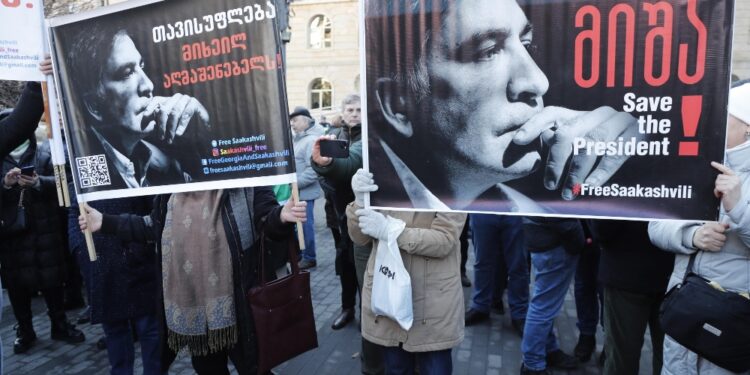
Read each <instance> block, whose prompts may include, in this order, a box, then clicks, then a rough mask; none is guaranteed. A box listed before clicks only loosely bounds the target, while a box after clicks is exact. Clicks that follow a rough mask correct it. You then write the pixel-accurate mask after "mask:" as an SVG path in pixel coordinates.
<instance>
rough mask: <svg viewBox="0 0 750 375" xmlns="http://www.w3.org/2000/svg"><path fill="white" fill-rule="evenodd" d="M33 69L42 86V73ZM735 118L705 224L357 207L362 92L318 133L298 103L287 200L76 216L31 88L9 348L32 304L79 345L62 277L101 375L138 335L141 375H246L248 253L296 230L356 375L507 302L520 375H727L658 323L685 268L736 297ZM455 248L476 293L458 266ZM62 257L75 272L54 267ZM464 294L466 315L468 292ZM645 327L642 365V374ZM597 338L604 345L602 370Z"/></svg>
mask: <svg viewBox="0 0 750 375" xmlns="http://www.w3.org/2000/svg"><path fill="white" fill-rule="evenodd" d="M45 70H46V71H47V72H48V73H50V69H49V67H48V66H47V65H45ZM748 104H750V85H749V84H745V85H739V86H738V87H735V88H733V89H732V90H731V93H730V106H729V113H730V117H729V121H728V124H727V134H728V136H727V152H726V164H724V165H722V164H718V163H715V164H714V167H715V168H716V169H717V171H718V173H719V175H718V177H717V179H716V181H715V194H716V196H717V197H718V198H720V200H721V215H720V219H719V221H718V222H686V221H654V222H651V223H647V222H628V221H613V220H583V219H574V218H551V217H545V218H540V217H520V216H503V215H491V214H470V215H467V214H462V213H455V212H449V211H419V212H411V211H384V210H375V209H371V208H366V207H367V205H366V203H365V201H366V194H367V193H372V192H375V191H377V190H378V186H377V185H376V184H375V180H376V178H375V177H376V176H374V175H373V174H372V173H370V172H367V171H364V170H363V169H362V167H363V153H362V113H361V100H360V98H359V96H357V95H348V96H346V97H345V98H344V100H343V101H342V104H341V108H340V118H336V119H335V120H334V121H333V122H332V123H328V122H326V121H325V118H321V121H316V120H315V119H314V118H313V116H312V115H311V113H310V111H309V110H308V109H306V108H304V107H297V108H295V109H294V111H293V112H292V113H291V114H290V124H289V126H290V127H291V129H292V133H293V135H294V137H293V144H294V155H295V162H296V171H297V180H298V188H299V199H298V200H295V199H290V198H289V197H288V196H286V195H285V194H281V193H280V192H282V191H285V188H284V187H276V188H275V189H272V188H271V187H255V188H241V189H228V190H211V191H202V192H190V193H175V194H168V195H160V196H157V197H139V198H123V199H114V200H106V201H99V202H95V203H92V204H90V205H88V204H86V205H84V207H83V210H84V211H85V215H79V207H77V206H74V207H71V208H70V209H68V210H67V211H60V210H59V209H58V207H57V196H56V193H55V181H54V175H53V172H52V169H51V166H50V163H51V162H50V156H49V146H48V145H46V144H45V143H42V144H39V145H37V142H36V140H35V139H34V137H33V132H34V130H35V128H36V127H37V124H38V121H39V118H40V116H41V114H42V112H43V104H42V96H41V92H40V87H39V85H38V84H36V83H29V84H27V86H26V89H25V90H24V93H23V94H22V96H21V98H20V99H19V101H18V104H17V106H16V107H15V108H14V109H13V110H12V111H9V112H5V113H4V114H3V117H2V118H0V156H2V158H3V164H2V176H3V178H2V185H3V186H2V188H0V199H1V200H0V213H1V214H2V220H3V226H2V232H1V233H0V236H2V242H0V266H1V267H0V277H1V281H2V285H3V287H4V288H6V289H7V291H8V298H9V300H10V304H11V307H12V311H13V315H14V317H15V319H16V322H17V329H16V338H15V342H14V345H13V351H14V353H15V354H16V355H22V354H23V353H25V352H27V351H29V350H30V349H31V348H32V347H33V345H34V342H35V340H36V334H35V331H34V327H33V325H32V314H31V308H30V303H31V298H32V296H34V295H35V294H36V293H37V292H41V293H42V295H43V296H44V299H45V302H46V305H47V308H48V314H49V317H50V321H51V327H52V328H51V338H52V339H53V340H62V341H65V342H67V343H71V344H76V343H80V342H82V341H84V340H85V337H84V335H83V333H82V332H81V331H80V330H79V329H77V328H76V327H75V326H74V325H73V324H71V323H69V322H68V318H67V317H66V314H65V305H66V300H65V296H66V293H65V289H64V288H65V286H66V285H71V284H72V285H75V283H74V282H73V281H72V280H73V279H74V277H73V276H74V275H71V273H80V274H81V275H82V277H83V280H84V284H85V291H86V295H87V297H88V298H87V300H88V304H89V309H88V310H87V314H88V319H89V320H90V321H91V322H92V323H95V324H101V326H102V329H103V333H104V341H103V344H104V346H106V349H107V354H108V358H109V362H110V366H111V373H112V374H133V373H134V353H135V350H134V341H135V339H136V338H137V340H138V341H139V342H140V348H141V355H142V359H143V361H142V363H143V373H144V374H164V373H168V372H169V368H170V365H171V364H172V363H173V361H174V360H175V358H176V356H177V354H178V353H180V352H185V353H187V354H188V355H189V356H190V358H191V362H192V366H193V368H194V369H195V371H196V373H198V374H228V373H229V362H230V361H231V363H232V364H233V366H234V368H235V369H236V370H237V372H238V373H240V374H254V373H257V372H258V369H257V364H258V358H257V353H258V349H257V345H258V342H257V339H256V335H255V327H254V322H253V318H252V314H251V313H250V312H249V311H248V306H247V304H246V301H245V296H246V295H247V291H248V290H249V288H251V287H252V286H253V285H255V283H257V281H258V279H259V275H258V272H259V269H261V267H259V264H258V260H257V257H255V256H252V255H255V254H257V253H258V252H259V251H260V246H259V244H258V243H259V241H260V240H261V238H266V239H270V240H271V241H277V242H282V243H283V242H286V241H296V236H295V235H294V230H295V228H294V223H297V222H300V223H302V225H301V227H299V228H297V230H302V231H303V232H304V237H305V243H304V245H305V246H304V247H305V249H304V250H303V251H302V252H301V258H300V260H299V264H298V265H299V268H300V269H305V270H309V271H310V272H315V269H316V267H317V265H318V260H317V257H316V255H317V253H320V252H321V251H335V254H336V256H335V269H336V274H337V275H338V276H339V280H340V295H341V311H340V313H339V314H338V315H336V316H335V317H334V319H333V320H332V321H331V322H330V324H331V328H332V329H333V330H339V329H342V328H344V327H345V326H347V325H348V324H350V323H352V322H353V321H355V320H358V321H359V322H360V323H361V345H362V349H361V351H360V359H361V372H362V373H364V374H414V373H419V374H451V373H452V371H453V365H452V349H453V348H455V347H457V346H458V345H459V344H460V343H461V342H462V341H463V339H464V327H465V326H468V325H480V324H483V322H484V321H487V320H489V318H490V315H491V314H493V312H503V311H505V302H504V299H503V295H504V294H507V305H508V309H509V311H510V314H509V315H510V319H511V325H512V328H513V330H514V332H515V333H516V334H517V335H518V336H519V337H520V338H521V345H520V351H521V353H522V366H521V368H520V373H521V374H548V373H551V371H552V370H553V369H575V368H577V367H579V366H581V364H583V363H586V362H588V361H591V360H592V358H598V360H600V362H601V365H602V372H603V373H604V374H623V375H627V374H638V373H639V371H645V372H650V373H653V374H658V373H662V374H665V375H683V374H731V373H732V372H730V371H729V370H726V369H724V368H722V367H720V366H718V365H717V364H715V363H713V362H711V361H709V360H707V359H705V358H703V357H701V356H700V355H698V354H696V353H694V352H691V351H690V350H689V349H688V348H686V347H685V346H684V344H683V343H680V342H678V341H677V340H675V339H673V338H671V337H670V336H669V335H667V334H665V332H664V330H663V328H662V327H661V324H660V319H659V315H660V307H661V306H662V302H663V300H664V298H665V293H666V292H667V291H668V290H669V289H671V288H672V287H674V286H675V285H677V284H679V283H680V282H682V280H683V276H684V275H685V272H686V267H688V265H690V266H691V271H692V272H693V273H695V274H697V275H700V276H701V277H703V278H705V279H708V280H711V281H712V282H715V283H716V284H717V285H719V286H720V287H721V288H722V289H723V290H726V291H730V292H732V293H738V294H740V295H743V296H746V297H747V298H748V303H750V296H748V293H749V292H750V273H749V272H748V270H750V211H749V210H750V209H748V206H749V205H750V193H749V191H750V190H749V189H750V178H749V176H748V171H749V170H750V165H749V164H748V163H750V155H747V153H748V152H750V151H748V150H750V110H748V108H750V105H748ZM328 140H340V141H344V142H345V143H346V144H347V150H348V153H347V154H346V155H345V156H338V157H331V156H328V155H326V154H325V153H324V152H321V143H322V142H324V141H328ZM29 166H33V168H28V167H29ZM72 190H73V189H71V191H72ZM321 198H325V214H326V215H325V216H326V217H325V221H326V224H327V227H328V229H329V230H330V232H331V235H332V237H333V239H334V248H333V249H323V248H319V247H318V246H316V242H315V227H314V211H313V208H314V205H315V202H316V200H317V201H320V199H321ZM73 201H75V199H73ZM19 215H23V216H24V218H23V219H19ZM319 219H322V218H319ZM19 220H20V221H23V223H20V222H19ZM394 228H397V230H396V231H394ZM82 230H90V231H91V232H93V233H94V235H93V238H94V242H95V245H96V248H97V254H98V255H99V259H98V260H97V261H96V262H90V261H89V259H88V255H87V251H86V242H85V240H84V236H83V234H82ZM394 235H395V236H396V238H393V237H392V236H394ZM468 239H470V240H471V241H470V242H471V243H472V244H473V252H474V253H473V254H474V256H473V259H474V266H473V279H471V278H470V277H469V276H471V275H472V274H468V275H467V273H466V271H465V263H466V259H467V258H468V257H467V253H466V252H467V249H470V248H471V247H470V246H468V242H469V241H468ZM383 241H386V242H388V241H394V242H395V243H396V244H397V246H398V249H399V250H400V255H401V259H402V261H403V264H404V267H405V269H406V270H407V271H408V274H409V277H410V278H411V285H412V290H411V298H412V301H411V302H412V308H413V311H412V316H413V324H412V325H411V326H410V327H408V328H405V327H404V326H403V325H401V324H399V323H398V322H397V321H395V320H394V319H391V318H388V317H385V316H381V315H376V314H375V313H374V312H373V309H372V304H373V301H372V298H373V297H372V296H373V278H374V274H375V272H381V270H376V265H375V263H376V254H377V252H378V249H379V244H380V243H381V242H383ZM270 248H271V252H278V253H279V254H281V255H279V254H271V255H275V257H274V256H272V257H266V261H270V262H273V263H274V264H273V265H271V267H262V268H263V269H272V270H274V272H273V274H274V275H278V274H281V273H283V270H285V269H286V267H285V263H286V262H287V261H289V260H288V259H285V258H284V254H285V251H286V250H285V249H286V247H285V246H270ZM470 251H471V250H470ZM71 254H72V255H73V257H74V258H75V259H77V264H78V267H73V266H71V265H70V262H69V261H68V260H67V259H68V258H70V255H71ZM279 258H281V260H279ZM274 275H266V276H269V277H273V276H274ZM532 280H533V281H532ZM469 287H470V288H472V289H471V293H470V295H471V298H470V301H466V302H465V301H464V289H463V288H469ZM571 287H572V288H573V290H574V296H575V305H576V312H577V319H578V322H577V327H578V331H579V336H578V343H577V345H576V346H575V348H574V349H573V351H572V352H571V353H568V352H566V351H563V350H562V349H561V348H560V346H559V344H558V340H557V338H556V336H555V330H554V324H555V318H556V317H557V316H558V314H559V313H560V312H561V309H562V306H563V302H564V301H565V297H566V295H567V293H568V291H569V290H570V289H571ZM357 296H359V299H358V298H357ZM0 306H1V305H0ZM487 329H489V328H487ZM646 329H648V331H649V332H650V335H649V336H650V339H651V343H652V347H653V358H652V361H651V363H652V366H653V367H652V368H651V369H639V363H640V355H641V349H642V346H643V342H644V337H646V336H645V332H646ZM599 330H601V331H603V333H604V334H603V337H604V345H603V346H604V350H603V351H602V352H601V353H599V354H598V357H597V355H596V354H597V353H595V352H596V335H597V331H599ZM0 371H1V368H0Z"/></svg>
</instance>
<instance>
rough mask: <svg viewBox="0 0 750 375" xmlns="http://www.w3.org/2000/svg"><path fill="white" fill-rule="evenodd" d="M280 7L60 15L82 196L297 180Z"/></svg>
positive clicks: (58, 58)
mask: <svg viewBox="0 0 750 375" xmlns="http://www.w3.org/2000/svg"><path fill="white" fill-rule="evenodd" d="M276 15H277V13H276V10H275V7H274V5H273V3H271V2H266V1H260V0H258V1H250V2H248V1H244V0H217V1H210V2H207V1H200V0H181V1H158V2H153V1H142V2H137V1H133V2H124V3H118V4H115V5H112V6H109V7H106V8H102V9H100V10H96V11H91V12H83V13H78V14H75V15H70V16H63V17H58V18H55V19H52V20H51V22H50V24H51V30H52V32H51V37H52V40H53V45H54V49H53V62H54V63H55V66H56V69H57V71H58V72H59V74H57V75H56V78H57V79H58V80H59V88H60V97H61V99H62V103H63V105H62V108H63V110H64V111H63V112H64V113H63V118H64V119H65V128H66V138H67V142H68V151H69V153H70V160H71V171H72V174H73V181H74V182H75V183H76V189H77V193H78V197H79V199H83V200H85V201H88V200H97V199H109V198H117V197H123V196H139V195H152V194H164V193H174V192H187V191H199V190H206V189H216V188H232V187H246V186H262V185H274V184H281V183H290V182H292V181H294V176H295V173H294V151H293V149H292V141H291V130H290V128H289V126H288V123H289V119H288V113H289V112H288V105H287V100H286V88H285V87H284V75H283V74H284V61H283V58H282V53H281V46H282V43H281V41H280V39H279V33H278V29H277V27H278V26H277V23H276Z"/></svg>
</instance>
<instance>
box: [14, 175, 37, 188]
mask: <svg viewBox="0 0 750 375" xmlns="http://www.w3.org/2000/svg"><path fill="white" fill-rule="evenodd" d="M38 182H39V175H37V174H36V172H34V174H33V175H31V176H26V175H24V174H20V175H18V186H20V187H22V188H30V187H34V186H36V184H37V183H38Z"/></svg>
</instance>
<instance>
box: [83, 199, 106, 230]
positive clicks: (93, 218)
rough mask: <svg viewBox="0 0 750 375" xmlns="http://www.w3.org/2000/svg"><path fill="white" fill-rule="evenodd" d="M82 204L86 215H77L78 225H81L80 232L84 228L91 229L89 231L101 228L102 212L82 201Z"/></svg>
mask: <svg viewBox="0 0 750 375" xmlns="http://www.w3.org/2000/svg"><path fill="white" fill-rule="evenodd" d="M82 205H83V209H84V210H85V211H86V215H85V216H84V215H80V216H78V226H79V227H81V232H83V231H85V230H86V229H91V233H96V232H98V231H99V230H100V229H102V218H103V216H102V213H101V212H99V211H97V210H96V209H95V208H92V207H91V206H89V205H88V204H86V203H82Z"/></svg>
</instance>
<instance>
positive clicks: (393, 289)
mask: <svg viewBox="0 0 750 375" xmlns="http://www.w3.org/2000/svg"><path fill="white" fill-rule="evenodd" d="M405 226H406V224H404V222H403V221H401V220H396V219H393V218H391V217H388V239H387V240H380V242H379V243H378V249H377V256H376V257H375V269H374V270H373V274H374V275H373V280H372V300H371V305H372V312H373V313H374V314H375V315H380V316H385V317H388V318H390V319H392V320H394V321H395V322H397V323H398V325H400V326H401V328H403V329H405V330H409V328H411V324H412V322H413V321H414V311H413V310H412V295H411V277H410V276H409V273H408V272H407V271H406V268H405V267H404V261H403V259H401V253H400V251H399V249H398V243H397V242H396V240H397V239H398V236H399V235H400V234H401V232H403V231H404V227H405Z"/></svg>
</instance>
